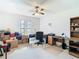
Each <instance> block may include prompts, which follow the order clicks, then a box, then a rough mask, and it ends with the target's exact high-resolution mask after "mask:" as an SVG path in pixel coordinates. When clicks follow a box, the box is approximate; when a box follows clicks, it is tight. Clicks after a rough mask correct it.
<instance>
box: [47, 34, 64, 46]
mask: <svg viewBox="0 0 79 59" xmlns="http://www.w3.org/2000/svg"><path fill="white" fill-rule="evenodd" d="M56 42H61V43H63V42H64V39H63V37H61V36H50V35H48V44H49V45H56Z"/></svg>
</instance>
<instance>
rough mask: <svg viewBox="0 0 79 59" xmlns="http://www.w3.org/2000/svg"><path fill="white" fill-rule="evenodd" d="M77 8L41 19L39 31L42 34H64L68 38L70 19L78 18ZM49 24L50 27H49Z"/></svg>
mask: <svg viewBox="0 0 79 59" xmlns="http://www.w3.org/2000/svg"><path fill="white" fill-rule="evenodd" d="M78 10H79V8H76V9H72V10H68V11H64V12H60V13H57V14H53V13H51V14H48V15H45V16H44V17H42V18H41V22H40V23H41V25H40V30H42V31H44V33H46V34H47V33H55V34H56V35H61V33H65V34H66V35H67V36H68V37H70V18H71V17H76V16H79V11H78ZM49 23H51V25H49Z"/></svg>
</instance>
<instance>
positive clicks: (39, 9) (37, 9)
mask: <svg viewBox="0 0 79 59" xmlns="http://www.w3.org/2000/svg"><path fill="white" fill-rule="evenodd" d="M44 14H45V9H44V8H42V7H41V6H38V5H37V6H35V7H34V13H33V14H32V15H44Z"/></svg>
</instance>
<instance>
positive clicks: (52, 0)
mask: <svg viewBox="0 0 79 59" xmlns="http://www.w3.org/2000/svg"><path fill="white" fill-rule="evenodd" d="M7 1H11V2H14V3H17V4H25V5H27V6H29V7H32V8H33V5H34V4H35V2H34V1H36V3H37V4H39V5H41V6H43V7H45V8H46V9H47V10H48V11H50V12H51V11H52V12H53V13H57V12H62V11H66V10H70V9H75V8H79V0H7Z"/></svg>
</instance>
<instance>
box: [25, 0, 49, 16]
mask: <svg viewBox="0 0 79 59" xmlns="http://www.w3.org/2000/svg"><path fill="white" fill-rule="evenodd" d="M46 1H47V0H29V1H28V2H26V4H28V5H30V6H32V8H33V9H32V10H31V11H30V12H32V15H45V11H46V8H44V7H43V4H44V3H45V2H46Z"/></svg>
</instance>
